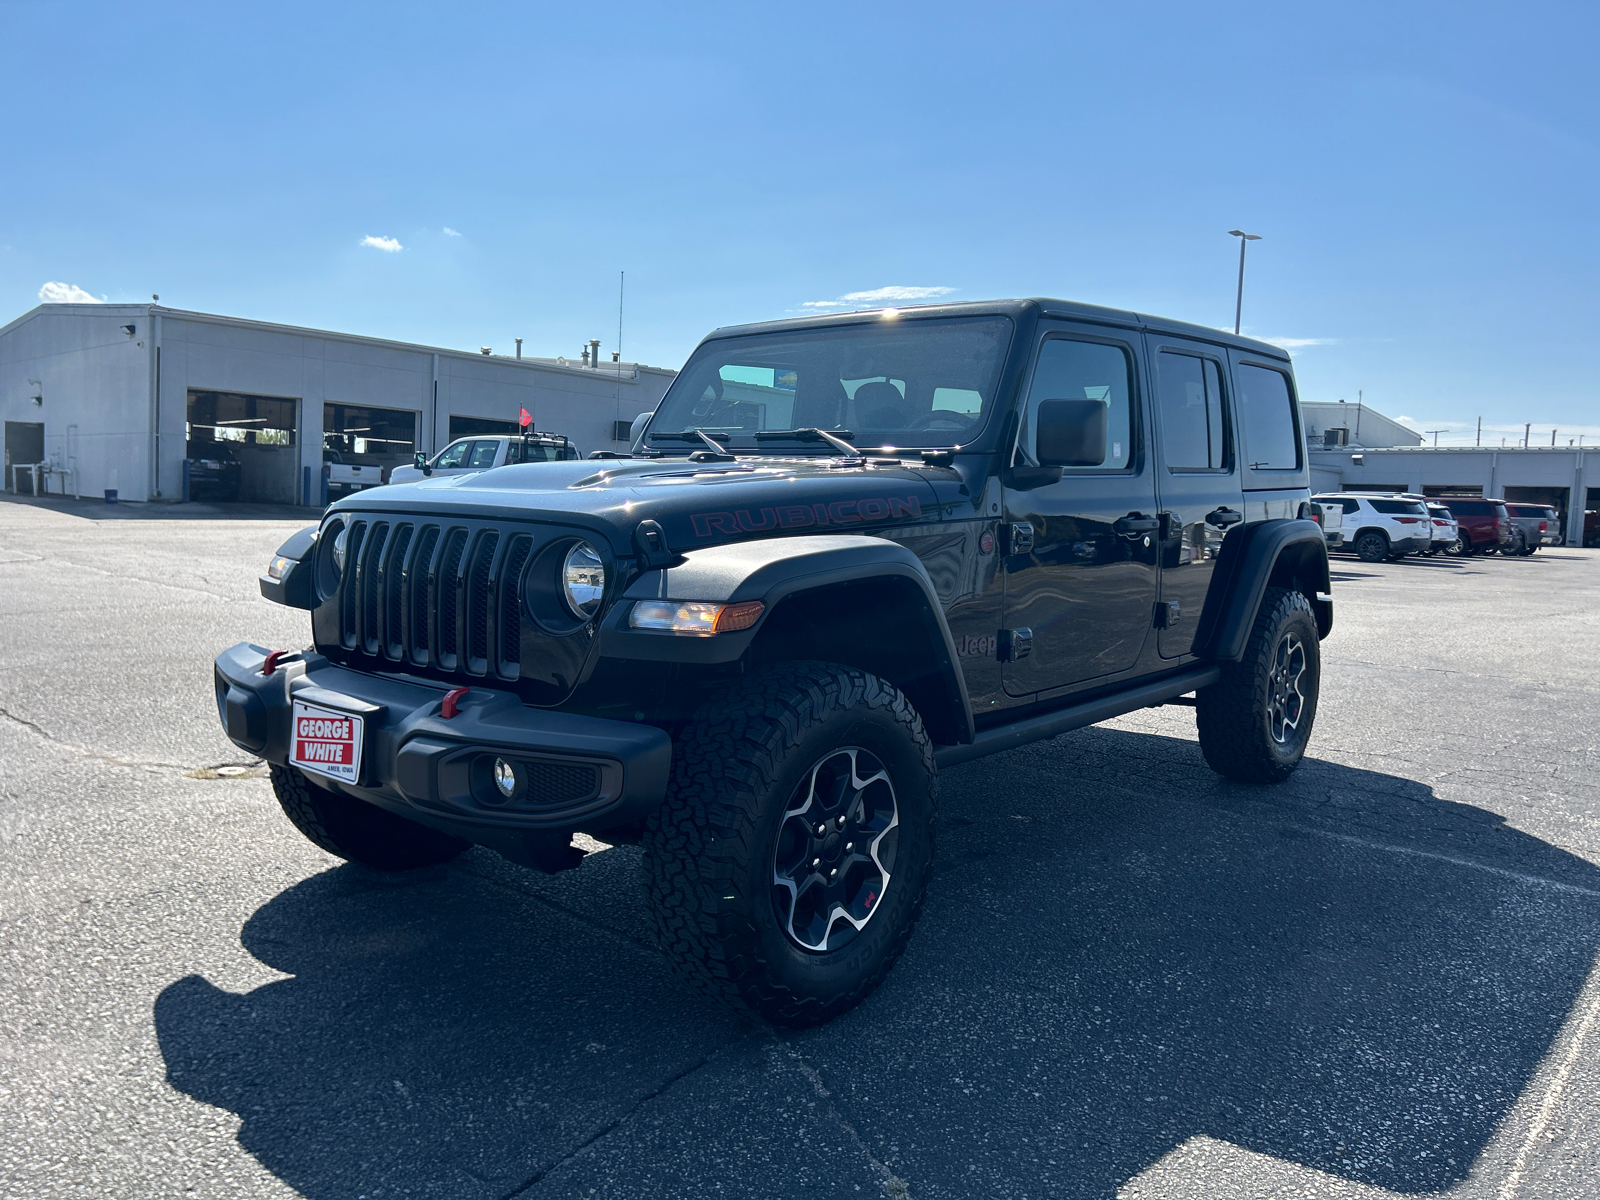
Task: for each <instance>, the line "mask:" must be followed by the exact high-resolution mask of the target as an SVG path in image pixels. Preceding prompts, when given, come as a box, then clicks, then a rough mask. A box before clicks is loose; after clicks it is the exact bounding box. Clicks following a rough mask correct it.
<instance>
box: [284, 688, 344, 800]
mask: <svg viewBox="0 0 1600 1200" xmlns="http://www.w3.org/2000/svg"><path fill="white" fill-rule="evenodd" d="M290 740H291V745H290V749H289V761H290V762H291V763H293V764H294V765H295V766H297V767H299V768H300V769H301V770H302V771H312V772H315V773H316V774H318V775H326V776H327V777H328V778H329V779H337V780H340V781H341V782H343V783H354V782H355V781H356V778H357V776H358V775H359V773H360V771H361V718H360V717H355V716H351V715H350V714H349V713H346V712H338V711H336V710H335V709H331V708H323V707H322V706H321V705H320V704H307V703H306V702H305V701H304V700H296V701H295V702H294V727H293V730H292V731H291V739H290Z"/></svg>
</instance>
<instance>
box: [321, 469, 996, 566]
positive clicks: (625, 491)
mask: <svg viewBox="0 0 1600 1200" xmlns="http://www.w3.org/2000/svg"><path fill="white" fill-rule="evenodd" d="M840 461H841V460H839V459H835V458H823V457H796V458H777V457H771V456H765V457H750V458H741V459H738V460H736V461H734V462H711V463H695V462H689V461H688V460H687V459H682V458H673V459H650V460H635V459H599V460H596V459H590V460H579V461H575V462H549V463H522V464H518V465H516V466H507V467H496V468H494V469H493V470H489V471H482V472H479V473H477V474H473V475H455V476H449V477H443V478H432V479H424V480H421V481H419V482H414V483H392V484H390V485H389V486H388V487H385V488H381V489H378V490H375V491H368V492H360V493H357V494H356V495H355V496H352V497H350V498H348V499H345V500H341V501H339V502H338V503H337V504H335V505H333V506H332V508H331V509H330V511H342V510H349V509H359V510H360V511H363V512H372V511H388V512H395V513H409V514H415V515H419V516H420V515H423V514H428V515H433V516H440V517H446V518H448V517H449V516H451V515H452V514H458V515H460V516H462V517H477V518H487V519H491V520H525V521H547V522H551V523H555V524H561V525H572V526H578V527H581V528H583V529H586V530H589V531H592V532H594V533H596V534H599V535H600V536H603V537H606V538H607V539H608V540H609V541H610V542H611V545H612V549H613V551H614V552H615V553H618V554H630V553H631V552H632V550H631V547H632V544H633V531H634V530H635V529H636V528H637V527H638V525H639V522H641V521H647V520H648V521H656V522H658V523H660V525H661V526H662V528H663V529H664V530H665V531H666V534H667V541H668V544H669V545H670V546H671V547H672V549H673V550H675V551H684V550H693V549H695V548H697V547H700V546H712V545H719V544H721V543H724V542H729V541H737V540H742V539H745V538H754V537H771V536H774V535H775V534H788V533H856V532H869V531H870V530H872V529H873V528H891V527H895V526H904V525H908V524H918V523H922V522H929V521H938V520H940V519H941V516H942V515H945V514H943V513H942V511H941V510H942V508H943V507H956V506H959V504H960V501H961V499H962V498H963V496H964V494H965V492H966V488H965V487H964V486H963V485H962V482H961V475H960V474H959V473H958V472H957V471H956V470H955V469H953V468H950V467H929V466H925V465H923V464H922V463H920V462H918V463H916V464H915V465H911V464H909V463H904V462H902V463H896V462H894V460H886V459H868V460H867V461H866V463H864V464H862V465H860V466H839V465H837V464H838V463H839V462H840ZM975 499H976V498H972V500H975ZM970 502H971V501H970V500H969V503H970ZM950 515H954V514H953V513H952V514H950Z"/></svg>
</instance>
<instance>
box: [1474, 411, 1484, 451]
mask: <svg viewBox="0 0 1600 1200" xmlns="http://www.w3.org/2000/svg"><path fill="white" fill-rule="evenodd" d="M1473 445H1474V446H1481V445H1483V418H1482V417H1479V418H1478V440H1477V441H1476V442H1474V443H1473Z"/></svg>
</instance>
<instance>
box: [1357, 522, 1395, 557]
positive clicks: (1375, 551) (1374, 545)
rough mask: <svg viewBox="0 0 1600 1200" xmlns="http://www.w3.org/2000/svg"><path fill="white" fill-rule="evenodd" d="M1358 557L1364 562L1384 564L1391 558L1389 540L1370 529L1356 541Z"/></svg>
mask: <svg viewBox="0 0 1600 1200" xmlns="http://www.w3.org/2000/svg"><path fill="white" fill-rule="evenodd" d="M1356 557H1357V558H1359V559H1360V560H1361V561H1362V562H1369V563H1375V562H1382V561H1383V560H1384V559H1386V558H1388V557H1389V539H1388V538H1386V537H1384V536H1383V534H1381V533H1377V532H1375V531H1373V530H1370V529H1369V530H1368V531H1367V532H1366V533H1363V534H1362V535H1361V536H1360V537H1358V538H1357V539H1356Z"/></svg>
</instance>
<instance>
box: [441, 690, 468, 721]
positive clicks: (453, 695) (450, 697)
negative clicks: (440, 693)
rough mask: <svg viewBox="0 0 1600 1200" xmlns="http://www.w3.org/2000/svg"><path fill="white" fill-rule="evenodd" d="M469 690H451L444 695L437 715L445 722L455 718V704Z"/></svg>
mask: <svg viewBox="0 0 1600 1200" xmlns="http://www.w3.org/2000/svg"><path fill="white" fill-rule="evenodd" d="M471 690H472V689H471V688H451V689H450V690H449V691H448V692H446V693H445V694H444V703H443V704H441V705H440V706H439V715H440V716H441V717H443V718H444V719H445V720H446V721H448V720H449V719H450V718H451V717H453V716H455V715H456V704H457V702H458V701H460V700H461V698H462V697H463V696H465V695H466V694H467V693H468V692H470V691H471Z"/></svg>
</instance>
